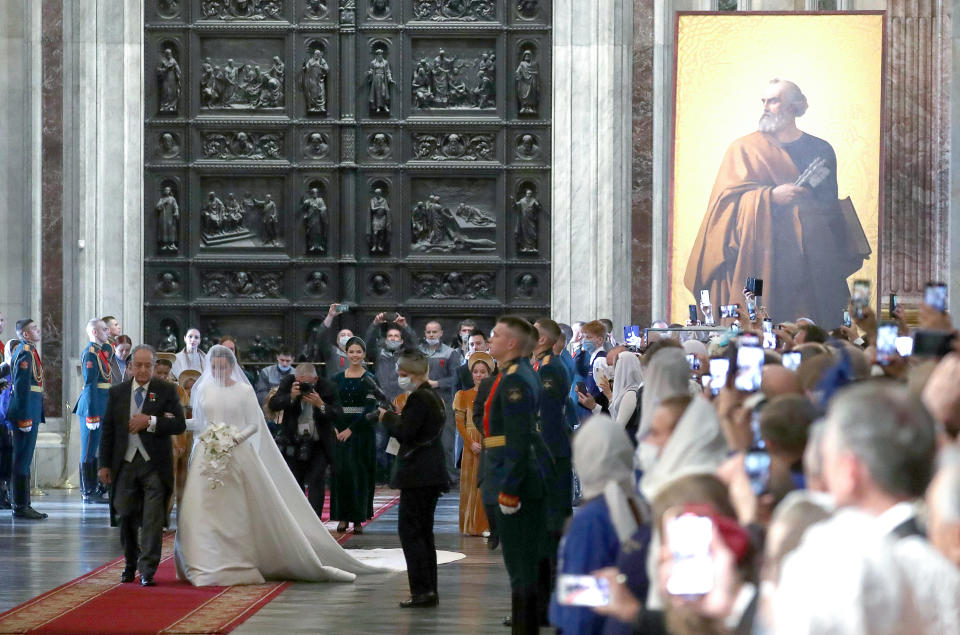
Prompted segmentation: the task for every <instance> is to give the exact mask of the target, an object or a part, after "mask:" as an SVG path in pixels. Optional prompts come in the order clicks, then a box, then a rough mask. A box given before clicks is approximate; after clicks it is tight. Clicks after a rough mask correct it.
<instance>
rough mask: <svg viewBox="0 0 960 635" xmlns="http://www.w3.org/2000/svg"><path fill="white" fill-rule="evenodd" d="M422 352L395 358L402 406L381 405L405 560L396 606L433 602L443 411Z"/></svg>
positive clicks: (443, 481) (443, 472) (444, 481)
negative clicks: (406, 587)
mask: <svg viewBox="0 0 960 635" xmlns="http://www.w3.org/2000/svg"><path fill="white" fill-rule="evenodd" d="M427 372H428V366H427V358H426V357H424V355H423V353H421V352H420V351H405V352H404V353H403V354H402V355H401V356H400V359H399V360H398V361H397V378H398V380H399V383H400V387H401V388H402V389H404V390H409V391H410V393H409V396H408V397H407V401H406V404H405V405H404V407H403V412H401V413H400V414H396V413H394V412H387V411H386V410H384V409H383V408H381V409H380V420H381V421H382V422H383V423H384V425H386V427H387V430H388V431H389V432H390V436H392V437H394V438H395V439H397V440H398V441H399V442H400V449H399V451H398V452H397V460H396V464H395V470H394V473H393V478H392V479H391V480H390V487H393V488H396V489H399V490H400V509H399V514H398V515H399V518H398V521H397V533H398V534H399V536H400V546H401V547H403V556H404V558H405V559H406V561H407V580H408V582H409V584H410V599H409V600H404V601H403V602H401V603H400V607H401V608H420V607H431V606H437V604H438V603H439V601H440V600H439V596H438V595H437V550H436V547H435V545H434V537H433V519H434V513H435V512H436V509H437V500H438V499H439V498H440V495H441V494H442V493H443V492H446V491H447V490H448V489H449V488H450V481H449V478H448V477H447V469H446V466H445V463H444V454H443V444H442V443H441V441H440V436H441V433H442V432H443V426H444V421H445V419H446V412H445V408H444V405H443V400H442V399H441V398H440V396H439V395H438V394H437V391H436V390H434V389H433V388H432V387H431V386H430V383H429V382H428V381H427Z"/></svg>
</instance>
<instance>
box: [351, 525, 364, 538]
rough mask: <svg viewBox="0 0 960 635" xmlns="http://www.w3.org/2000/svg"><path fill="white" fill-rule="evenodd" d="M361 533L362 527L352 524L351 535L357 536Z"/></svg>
mask: <svg viewBox="0 0 960 635" xmlns="http://www.w3.org/2000/svg"><path fill="white" fill-rule="evenodd" d="M362 533H363V525H361V524H360V523H353V535H354V536H359V535H361V534H362Z"/></svg>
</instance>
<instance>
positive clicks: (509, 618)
mask: <svg viewBox="0 0 960 635" xmlns="http://www.w3.org/2000/svg"><path fill="white" fill-rule="evenodd" d="M503 625H504V626H507V627H509V626H513V617H512V616H510V615H508V616H506V617H505V618H503Z"/></svg>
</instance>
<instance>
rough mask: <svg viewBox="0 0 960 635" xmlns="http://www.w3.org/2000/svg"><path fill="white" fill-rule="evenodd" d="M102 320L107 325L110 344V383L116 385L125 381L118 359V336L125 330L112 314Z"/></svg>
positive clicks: (108, 342)
mask: <svg viewBox="0 0 960 635" xmlns="http://www.w3.org/2000/svg"><path fill="white" fill-rule="evenodd" d="M100 320H101V321H102V322H103V323H104V324H106V325H107V344H109V345H110V384H111V385H113V386H115V385H117V384H119V383H120V382H122V381H123V373H122V372H121V371H120V362H118V361H117V355H116V351H117V338H118V337H120V335H121V333H123V331H122V330H121V327H120V320H118V319H117V318H115V317H113V316H112V315H105V316H103V317H102V318H100Z"/></svg>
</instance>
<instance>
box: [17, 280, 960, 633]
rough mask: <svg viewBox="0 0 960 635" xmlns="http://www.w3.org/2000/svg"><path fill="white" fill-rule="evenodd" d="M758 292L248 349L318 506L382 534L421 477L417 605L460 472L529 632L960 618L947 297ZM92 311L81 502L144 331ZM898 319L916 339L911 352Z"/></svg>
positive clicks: (26, 511)
mask: <svg viewBox="0 0 960 635" xmlns="http://www.w3.org/2000/svg"><path fill="white" fill-rule="evenodd" d="M745 299H746V304H747V305H748V306H750V307H751V310H750V311H749V312H745V311H739V310H738V311H733V312H732V313H730V314H728V316H727V317H724V318H722V319H721V320H720V321H719V324H717V325H715V326H712V327H711V328H702V327H699V325H697V324H695V323H694V322H693V321H691V322H688V323H687V324H686V325H681V324H672V325H671V324H667V323H662V322H655V323H653V324H651V327H650V328H649V329H627V330H626V332H625V335H624V341H623V342H619V341H618V338H617V336H616V334H615V333H614V332H613V324H612V323H611V322H610V321H609V320H603V319H596V320H590V321H586V322H575V323H573V324H572V325H566V324H558V323H557V322H555V321H553V320H551V319H549V318H546V317H544V318H540V319H537V320H536V321H534V322H531V321H529V320H527V319H524V318H521V317H516V316H503V317H501V318H499V319H498V320H497V321H496V324H495V326H494V328H493V329H492V330H491V331H485V330H483V329H480V328H479V327H478V325H477V323H476V322H474V321H473V320H470V319H465V320H463V321H462V322H461V323H460V324H459V328H458V332H457V333H456V335H455V339H454V341H453V342H452V343H451V344H452V345H451V344H448V343H445V342H444V333H443V328H442V326H441V324H440V322H439V321H436V320H431V321H428V322H427V323H426V324H425V327H424V331H423V334H422V338H420V337H418V335H417V334H416V333H414V331H413V330H412V329H411V327H410V325H409V324H408V322H407V319H406V318H405V317H404V316H402V315H399V314H397V313H381V314H379V315H377V316H375V318H374V319H373V321H372V323H371V324H370V326H369V328H368V329H367V331H366V333H365V334H364V335H365V336H364V337H363V338H361V337H358V336H356V335H355V334H354V333H353V332H352V331H351V330H350V329H340V330H339V331H334V330H333V321H334V319H335V318H336V316H337V315H338V314H339V313H340V311H339V309H338V306H337V305H333V306H331V307H330V311H329V312H328V314H327V316H326V318H325V319H324V320H323V322H322V323H321V324H320V325H319V326H317V327H316V328H315V331H314V332H313V333H312V334H311V337H310V341H309V342H308V343H307V344H306V345H305V346H304V348H303V349H302V350H301V351H299V353H298V354H297V355H295V354H294V352H293V351H291V350H286V349H283V350H279V351H277V354H276V363H275V364H271V365H269V366H266V367H261V368H257V369H250V368H247V369H242V373H243V375H244V376H245V377H246V379H247V381H249V383H251V384H252V385H253V386H254V387H255V391H256V399H257V401H259V402H260V404H261V405H262V411H263V415H264V419H265V420H266V422H267V423H268V424H269V426H270V431H271V433H272V436H273V439H274V441H275V443H276V445H277V446H278V449H279V451H280V454H281V455H282V457H283V459H284V460H285V462H286V464H287V466H288V467H289V468H290V471H291V472H292V474H293V476H294V478H295V479H296V482H297V484H298V485H299V487H300V488H301V489H302V490H303V491H304V493H305V494H306V497H307V499H308V501H309V504H310V506H311V507H312V508H313V510H314V512H315V513H316V515H317V516H318V517H320V516H321V515H322V514H324V509H325V503H326V490H327V489H329V492H330V500H329V517H330V519H332V520H334V521H337V522H338V523H339V525H338V527H337V531H338V532H346V531H348V530H349V529H350V525H352V526H353V528H352V531H353V532H354V533H362V524H363V523H364V522H365V521H367V520H369V519H370V518H371V517H372V515H373V497H374V490H375V487H376V486H377V485H380V484H387V483H389V484H390V485H391V486H393V487H395V488H398V489H400V490H401V502H400V519H399V526H398V531H399V533H400V537H401V543H402V545H403V549H404V555H405V556H406V559H407V565H408V578H409V582H410V590H411V599H410V600H408V601H407V602H405V603H404V604H403V606H407V607H429V606H436V604H437V603H438V602H439V594H438V589H437V580H436V566H437V565H436V552H435V547H434V542H433V515H434V511H435V509H436V504H437V500H438V498H439V497H440V496H441V495H442V494H443V493H444V492H446V491H448V490H449V489H450V488H451V487H456V486H457V484H459V497H460V517H459V529H460V532H461V533H462V534H463V535H464V536H483V537H484V538H485V539H486V543H487V545H488V547H489V548H490V549H491V550H493V549H497V548H500V549H501V550H502V553H503V558H504V561H505V564H506V567H507V572H508V574H509V578H510V586H511V598H512V599H511V606H512V610H511V614H510V616H508V617H507V618H506V619H505V623H507V624H509V625H511V627H512V632H515V633H535V632H538V631H537V629H538V628H539V627H540V626H544V625H548V624H549V625H552V626H553V627H555V628H556V630H557V632H559V633H616V632H624V633H630V632H635V633H672V634H675V635H683V634H687V633H689V634H695V633H696V634H699V633H754V632H761V633H766V632H771V633H772V632H776V633H791V632H797V633H827V632H838V633H908V632H909V633H960V439H958V436H960V382H958V381H957V376H958V374H960V338H958V337H957V336H956V335H957V332H956V330H955V329H954V326H953V324H952V321H951V318H950V315H949V314H948V313H947V312H946V311H943V310H941V309H940V308H938V307H933V306H929V305H926V304H924V305H921V306H919V308H918V312H917V324H916V325H914V327H911V326H910V325H908V324H907V321H906V316H905V312H904V308H903V307H902V306H900V307H897V308H896V309H895V310H894V311H893V312H892V313H891V315H890V319H889V320H884V321H880V320H878V318H877V316H876V313H875V312H874V311H873V310H871V309H870V308H869V307H856V308H855V307H853V306H851V308H850V313H851V317H852V319H851V323H850V324H849V325H839V326H836V325H817V324H814V323H813V322H812V321H811V320H809V319H806V318H797V319H796V320H795V321H793V322H782V323H778V324H774V323H773V321H772V320H770V318H769V317H768V315H767V311H766V309H765V308H764V307H763V306H762V301H761V298H758V297H754V296H753V295H752V294H751V293H749V292H745ZM702 308H703V309H705V310H704V314H705V317H706V316H707V314H708V313H709V310H710V307H702ZM693 317H694V316H693V315H691V318H693ZM710 317H711V318H712V315H711V316H710ZM710 322H711V323H712V322H713V320H712V319H711V320H710ZM2 324H3V322H2V318H0V329H2ZM86 329H87V334H88V335H89V340H90V341H89V343H88V344H87V345H86V346H85V347H84V350H83V352H82V355H81V370H82V374H83V385H84V387H83V392H82V394H81V395H80V396H79V399H77V401H76V407H75V409H74V412H75V414H76V418H77V426H78V428H79V431H80V434H81V446H82V447H81V463H80V477H81V491H82V496H83V501H84V503H89V504H98V503H105V502H109V498H108V497H107V495H106V488H105V487H104V485H105V483H103V482H101V479H98V467H100V468H102V467H103V466H101V465H98V452H99V451H100V429H99V428H100V421H101V418H102V417H103V416H104V412H105V409H106V394H107V391H108V390H109V389H110V387H111V386H112V385H115V384H117V383H119V382H121V381H123V379H124V375H125V373H126V374H128V375H129V373H130V372H133V371H132V364H130V365H128V363H130V360H129V359H128V356H129V355H130V349H131V345H132V343H131V341H130V338H128V337H126V336H125V335H123V334H122V331H121V329H120V325H119V323H118V321H117V320H116V319H115V318H113V317H110V316H107V317H104V318H102V319H92V320H90V321H89V323H88V324H87V327H86ZM16 330H17V338H16V339H13V340H10V341H9V342H7V344H6V346H5V348H4V353H5V362H4V365H3V366H2V367H0V375H3V376H6V375H9V378H8V379H7V380H5V381H7V382H8V383H7V385H6V386H5V387H4V390H3V392H2V395H0V409H2V411H3V414H4V416H3V420H4V422H5V427H4V434H3V435H0V441H2V444H0V507H4V508H12V509H13V514H14V516H16V517H19V518H25V519H31V520H42V519H43V518H45V517H46V515H45V514H43V513H41V512H39V511H37V510H35V509H33V507H32V506H31V504H30V498H29V487H28V479H29V474H30V462H31V459H32V453H33V447H34V445H35V442H36V431H37V425H38V424H39V423H40V422H42V421H43V410H42V398H43V369H42V362H41V359H40V355H39V353H38V351H37V345H38V343H39V337H40V330H39V328H38V326H37V324H36V323H35V322H33V321H31V320H20V321H18V322H17V324H16ZM638 332H642V333H643V334H642V335H641V336H640V337H639V338H638V337H637V336H636V334H637V333H638ZM891 333H892V335H891ZM892 336H895V337H897V338H899V339H900V340H911V341H912V342H913V343H914V344H913V345H914V347H915V350H914V353H913V354H911V353H910V348H911V347H910V346H906V345H904V346H896V347H895V350H893V352H891V341H892V340H890V338H891V337H892ZM921 340H923V341H924V342H926V343H925V344H923V345H920V342H921ZM202 341H203V340H202V337H201V333H200V332H199V331H198V330H197V329H190V330H188V331H187V333H186V335H185V336H184V344H183V349H182V350H181V351H180V352H178V353H176V355H172V354H171V355H169V356H167V357H166V359H164V356H163V355H162V354H161V358H160V359H159V360H158V361H157V364H156V370H155V371H154V372H155V374H154V377H156V378H157V379H162V380H169V381H171V382H176V384H177V391H178V393H179V398H180V401H181V403H182V404H183V405H184V407H188V406H189V404H190V391H191V388H192V383H193V382H195V381H196V379H197V378H198V377H199V376H200V374H201V373H202V372H204V371H205V370H207V368H206V366H207V364H209V363H210V362H209V360H208V359H207V357H206V355H205V353H204V352H203V351H201V350H200V343H201V342H202ZM931 341H934V342H939V343H940V344H939V345H937V346H933V347H931V346H930V345H929V343H930V342H931ZM219 344H221V345H222V346H223V347H226V348H228V349H230V350H231V351H233V352H234V354H235V352H236V350H237V342H236V339H235V338H233V337H230V336H225V337H223V338H221V340H220V342H219ZM140 348H141V347H138V350H139V349H140ZM221 350H222V349H221ZM295 359H297V362H295ZM316 362H320V364H316ZM254 370H256V371H257V372H253V371H254ZM190 416H191V413H190V412H189V411H187V412H186V417H187V419H188V420H189V418H190ZM145 425H146V424H145ZM187 427H188V428H189V426H187ZM180 436H181V439H182V440H181V441H180V443H179V444H178V443H177V441H176V440H175V441H174V445H173V457H172V458H173V461H174V464H175V465H176V464H178V462H179V464H180V465H181V469H182V470H183V471H184V474H185V470H186V465H185V463H186V456H188V454H189V451H190V450H189V449H190V446H191V443H192V442H191V440H190V439H189V438H187V436H186V434H184V435H180ZM175 471H176V470H175ZM175 480H176V483H175V484H173V486H172V487H171V489H172V490H174V491H177V490H179V491H182V478H181V477H177V478H176V479H175ZM174 498H176V497H174ZM169 513H170V507H168V514H169ZM166 522H167V524H170V523H171V520H170V519H167V521H166Z"/></svg>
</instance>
